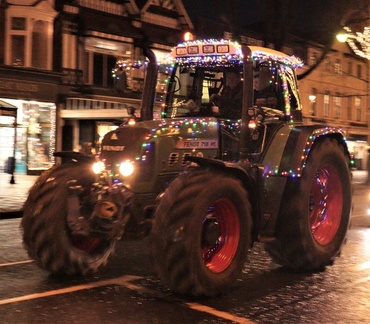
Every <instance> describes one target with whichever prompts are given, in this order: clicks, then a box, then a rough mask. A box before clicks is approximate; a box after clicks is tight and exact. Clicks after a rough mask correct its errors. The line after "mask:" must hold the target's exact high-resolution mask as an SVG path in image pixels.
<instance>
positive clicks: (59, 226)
mask: <svg viewBox="0 0 370 324" xmlns="http://www.w3.org/2000/svg"><path fill="white" fill-rule="evenodd" d="M70 180H76V181H77V184H78V185H80V186H82V187H83V188H87V189H86V193H85V194H86V196H88V189H89V188H91V186H92V184H93V183H94V180H95V177H94V174H93V173H92V170H91V165H90V164H87V163H80V162H70V163H65V164H62V165H60V166H55V167H53V168H51V169H50V170H48V171H46V172H45V173H43V174H42V175H41V176H40V177H39V179H38V180H37V181H36V183H35V185H34V186H33V187H32V188H31V190H30V193H29V196H28V198H27V200H26V202H25V205H24V213H23V218H22V222H21V226H22V229H23V243H24V246H25V248H26V249H27V252H28V254H29V256H30V257H31V258H33V259H34V260H35V261H36V262H37V264H38V265H39V266H40V267H41V268H43V269H45V270H47V271H50V272H51V273H58V274H69V275H73V274H86V273H89V272H95V271H96V270H97V269H98V268H99V267H100V266H101V265H103V264H105V263H106V262H107V259H108V256H109V255H110V254H111V253H112V251H113V248H114V241H112V240H108V239H103V238H100V237H90V236H84V235H75V234H73V233H72V231H71V230H70V229H69V227H68V226H67V197H68V188H67V182H68V181H70Z"/></svg>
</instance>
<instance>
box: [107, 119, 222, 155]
mask: <svg viewBox="0 0 370 324" xmlns="http://www.w3.org/2000/svg"><path fill="white" fill-rule="evenodd" d="M218 125H219V124H218V121H217V119H215V118H212V117H204V118H185V119H184V118H181V119H179V118H174V119H162V120H151V121H142V122H137V123H136V124H134V125H123V126H121V127H119V128H117V129H116V130H114V131H111V132H109V133H107V134H106V135H105V136H104V138H103V140H102V143H101V150H100V158H101V159H102V160H104V159H108V160H112V159H114V160H115V159H122V158H125V159H134V160H138V159H141V158H142V155H143V154H145V153H144V152H145V150H146V149H147V146H149V145H155V146H157V147H159V146H160V147H161V149H160V151H161V152H166V151H168V150H170V151H173V150H176V151H188V152H192V153H193V154H194V155H196V153H197V152H198V151H204V150H206V151H208V150H211V151H213V153H211V154H210V155H212V157H214V156H216V154H217V150H218V149H219V145H220V144H219V140H218V130H219V126H218ZM161 154H162V153H161ZM207 155H209V154H207Z"/></svg>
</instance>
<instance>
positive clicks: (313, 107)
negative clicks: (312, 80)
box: [308, 88, 317, 116]
mask: <svg viewBox="0 0 370 324" xmlns="http://www.w3.org/2000/svg"><path fill="white" fill-rule="evenodd" d="M316 95H317V89H316V88H312V90H311V95H310V96H309V98H308V99H309V100H310V115H311V116H316V115H317V107H316Z"/></svg>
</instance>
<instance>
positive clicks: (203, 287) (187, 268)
mask: <svg viewBox="0 0 370 324" xmlns="http://www.w3.org/2000/svg"><path fill="white" fill-rule="evenodd" d="M154 219H155V221H154V225H153V231H152V236H151V247H152V259H153V263H154V266H155V269H156V271H157V273H158V276H159V277H160V279H161V280H162V281H163V282H164V283H165V284H166V285H167V286H168V287H169V288H170V289H171V290H172V291H174V292H176V293H179V294H187V295H194V296H199V295H205V296H215V295H218V294H220V293H222V292H224V291H225V290H226V289H228V288H229V287H230V286H231V285H232V284H234V283H235V281H236V279H237V278H238V276H239V275H240V273H241V270H242V267H243V265H244V262H245V259H246V255H247V251H248V248H249V247H250V244H251V216H250V205H249V201H248V195H247V192H246V190H245V189H244V188H243V187H242V185H241V184H240V182H239V181H238V180H236V179H233V178H230V177H228V176H225V175H222V174H214V173H211V172H207V171H202V170H196V171H190V172H187V173H183V174H181V175H180V176H179V177H178V178H177V179H175V180H174V181H173V182H172V183H171V185H170V186H169V187H168V188H167V190H166V192H165V193H164V195H163V197H162V198H161V201H160V203H159V205H158V207H157V209H156V212H155V217H154Z"/></svg>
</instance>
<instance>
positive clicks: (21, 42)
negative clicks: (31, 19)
mask: <svg viewBox="0 0 370 324" xmlns="http://www.w3.org/2000/svg"><path fill="white" fill-rule="evenodd" d="M11 43H12V44H11V48H12V53H11V64H12V65H15V66H24V65H25V64H24V63H25V61H24V60H25V57H24V55H25V37H24V36H20V35H13V36H12V38H11Z"/></svg>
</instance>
